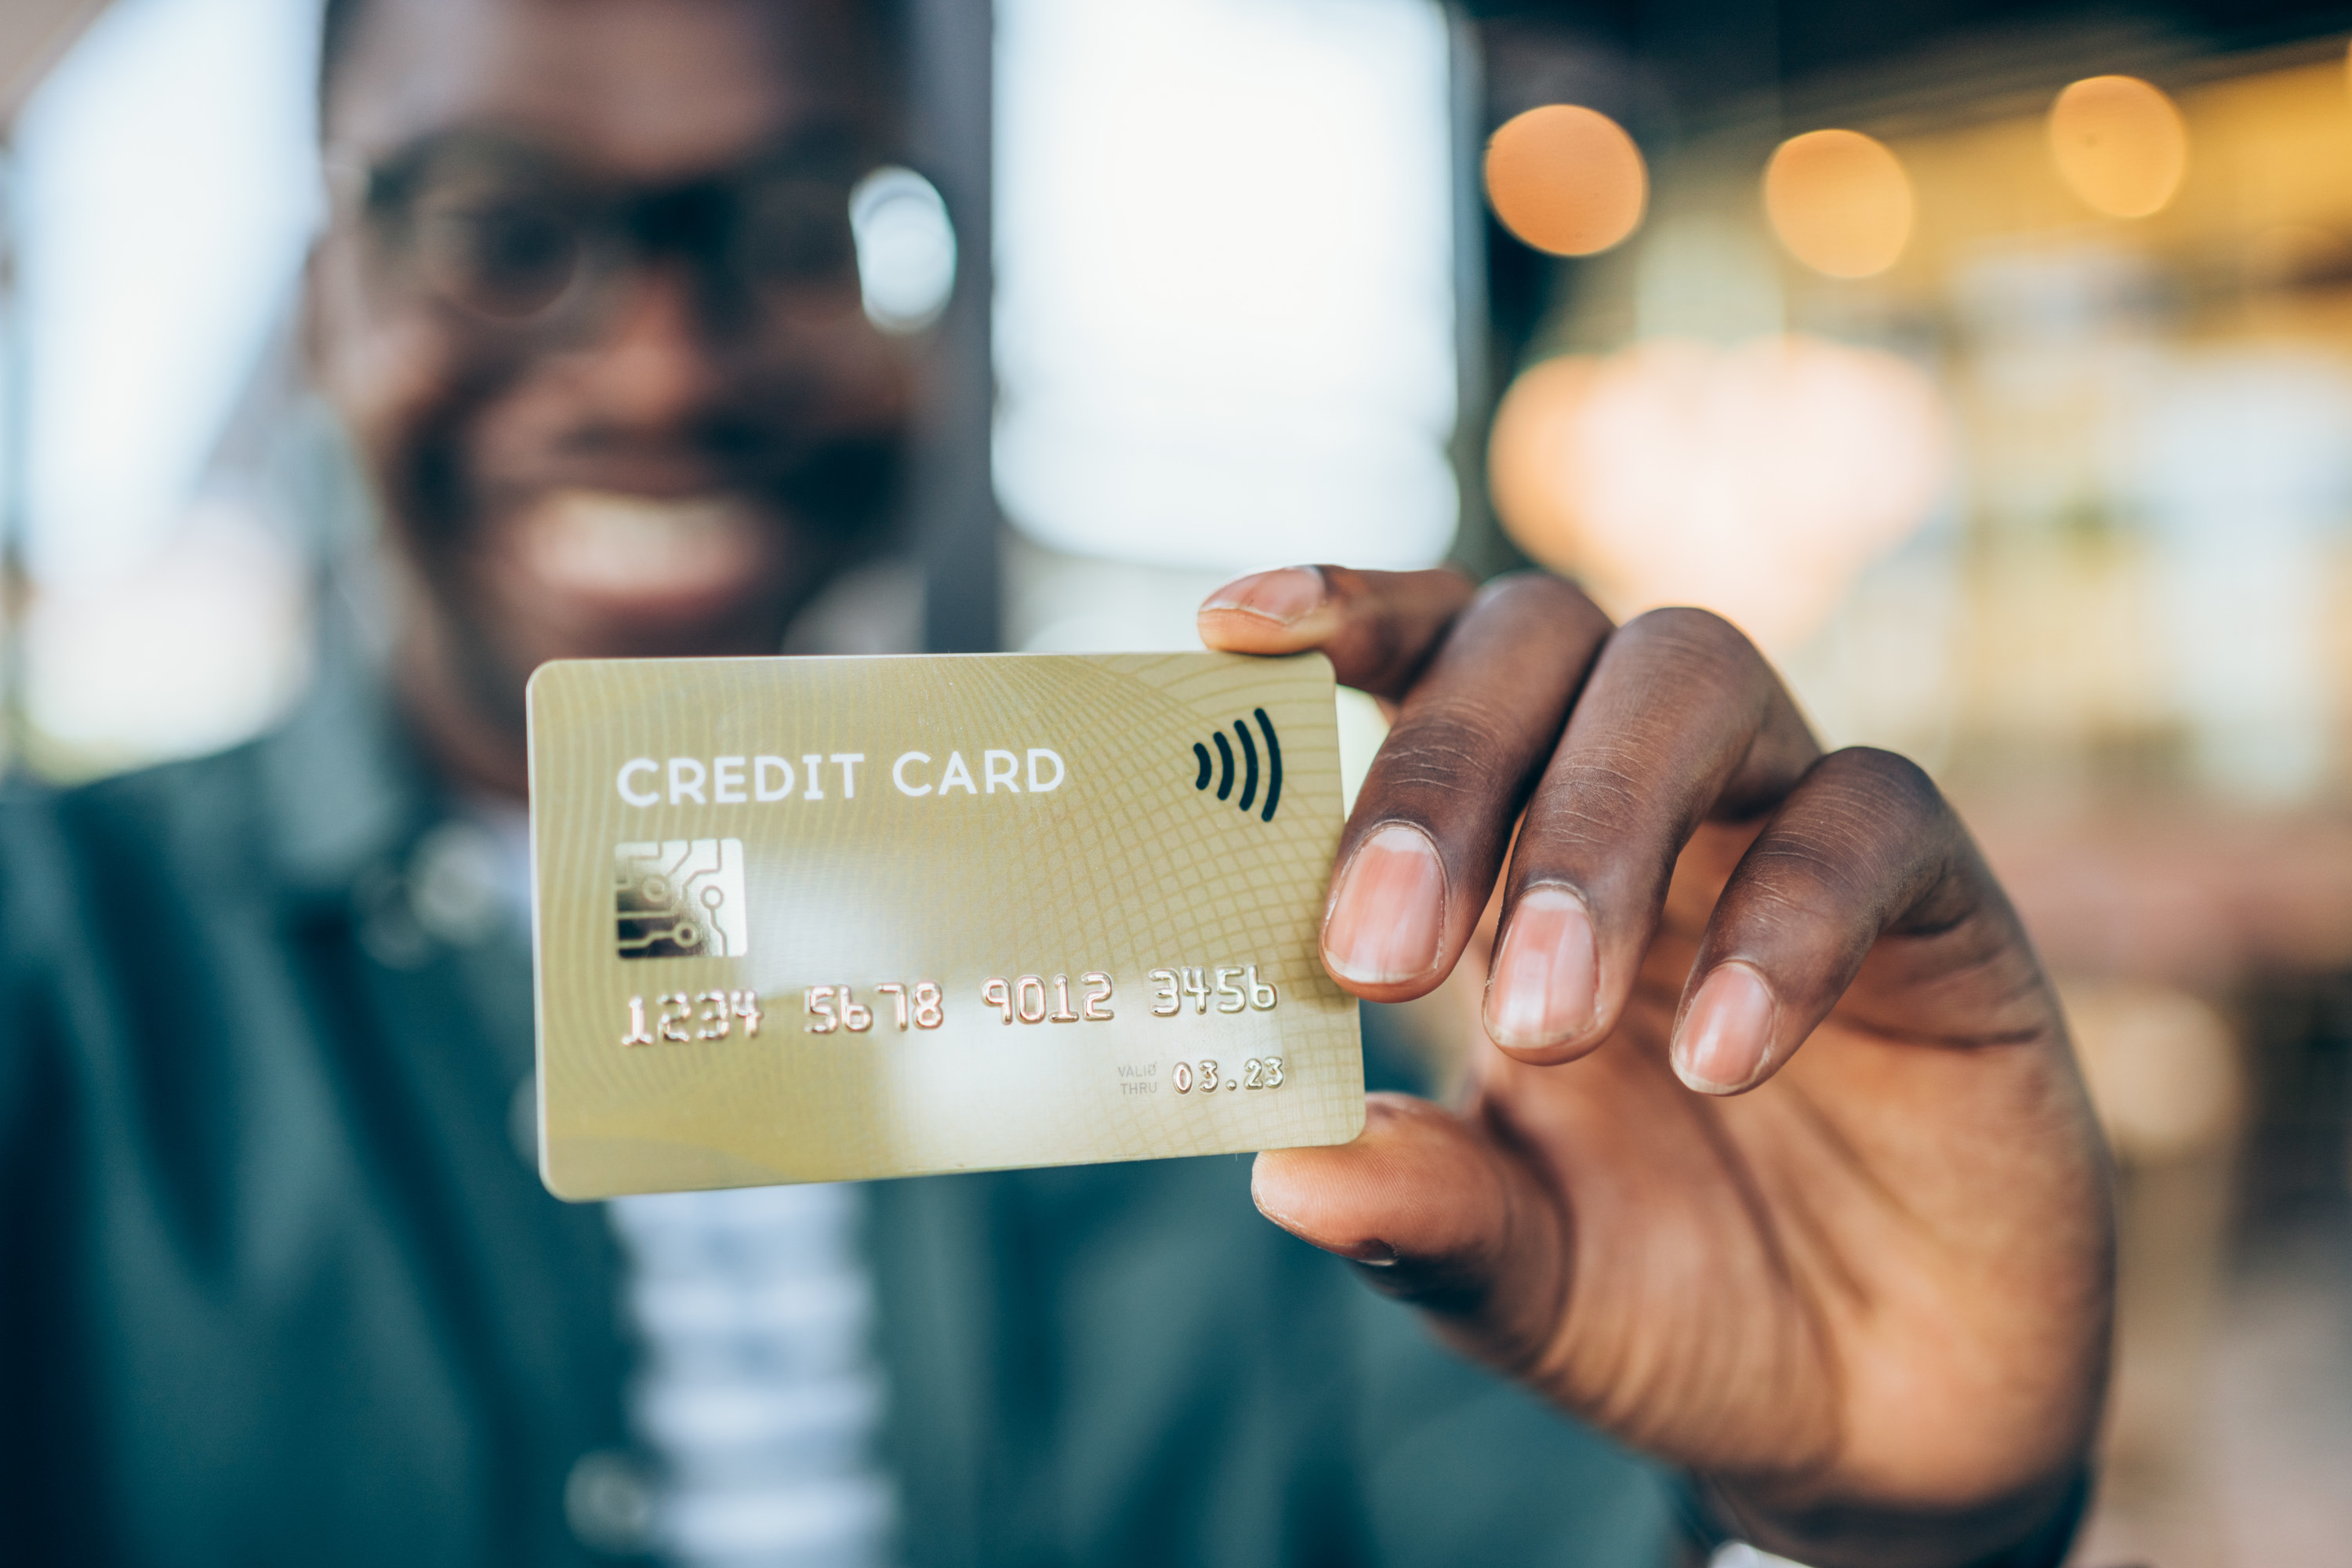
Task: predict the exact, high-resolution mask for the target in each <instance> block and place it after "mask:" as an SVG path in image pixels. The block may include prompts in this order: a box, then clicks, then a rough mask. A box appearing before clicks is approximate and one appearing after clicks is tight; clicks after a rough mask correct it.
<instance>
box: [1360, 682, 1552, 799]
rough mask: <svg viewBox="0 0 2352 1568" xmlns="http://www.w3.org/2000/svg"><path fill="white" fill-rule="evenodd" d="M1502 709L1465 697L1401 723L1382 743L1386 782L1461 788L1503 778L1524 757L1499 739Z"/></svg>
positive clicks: (1389, 784)
mask: <svg viewBox="0 0 2352 1568" xmlns="http://www.w3.org/2000/svg"><path fill="white" fill-rule="evenodd" d="M1504 732H1505V728H1504V715H1503V714H1502V713H1501V712H1500V711H1498V710H1495V709H1493V708H1491V707H1490V706H1489V705H1488V704H1486V703H1483V702H1480V701H1476V700H1471V699H1467V698H1463V699H1458V700H1455V701H1454V702H1450V703H1448V704H1447V705H1446V706H1445V707H1444V709H1442V710H1436V711H1432V712H1425V713H1417V714H1414V715H1413V716H1412V718H1411V719H1409V720H1407V721H1404V722H1402V723H1400V724H1399V725H1398V726H1397V727H1396V729H1395V730H1394V731H1391V733H1390V735H1389V739H1388V742H1387V744H1385V745H1384V746H1382V747H1381V758H1380V763H1381V781H1380V782H1381V785H1382V786H1383V787H1385V788H1390V789H1394V788H1400V787H1407V788H1409V787H1412V786H1415V785H1424V786H1433V787H1437V788H1441V789H1445V790H1449V791H1452V790H1460V789H1463V788H1465V787H1471V786H1475V785H1479V784H1496V783H1499V782H1501V779H1502V775H1503V774H1504V773H1507V772H1514V771H1516V770H1517V768H1518V767H1520V766H1522V765H1524V759H1523V758H1521V757H1519V756H1517V754H1516V753H1515V752H1513V749H1512V748H1510V747H1508V746H1507V745H1505V744H1504V743H1503V740H1502V737H1503V734H1504Z"/></svg>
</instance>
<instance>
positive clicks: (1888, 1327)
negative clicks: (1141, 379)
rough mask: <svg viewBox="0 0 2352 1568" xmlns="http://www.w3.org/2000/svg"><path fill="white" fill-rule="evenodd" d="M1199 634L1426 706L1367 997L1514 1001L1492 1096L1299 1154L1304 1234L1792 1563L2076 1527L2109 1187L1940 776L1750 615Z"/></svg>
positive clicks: (1365, 621)
mask: <svg viewBox="0 0 2352 1568" xmlns="http://www.w3.org/2000/svg"><path fill="white" fill-rule="evenodd" d="M1200 625H1201V632H1202V637H1203V638H1204V640H1206V641H1207V642H1208V643H1209V645H1210V646H1211V647H1221V648H1227V649H1232V650H1234V651H1237V652H1243V653H1253V654H1284V653H1295V652H1300V651H1303V650H1306V649H1309V648H1319V649H1321V650H1322V651H1323V652H1324V653H1326V654H1327V655H1328V656H1329V658H1331V660H1332V663H1333V665H1334V666H1335V667H1336V668H1337V669H1338V672H1339V679H1340V680H1341V681H1342V682H1343V683H1345V684H1347V685H1349V686H1353V687H1357V688H1360V689H1363V690H1366V691H1369V692H1370V693H1372V694H1373V695H1375V696H1377V697H1379V698H1381V700H1384V701H1385V702H1388V703H1390V704H1392V705H1393V706H1394V708H1395V711H1396V721H1395V725H1394V728H1393V729H1392V730H1391V733H1390V735H1389V738H1388V740H1387V742H1386V743H1385V744H1384V745H1383V746H1382V747H1381V752H1380V754H1379V756H1378V758H1377V759H1376V760H1375V762H1374V763H1373V765H1372V768H1371V772H1370V774H1369V775H1368V776H1367V778H1366V779H1365V781H1364V784H1363V788H1362V791H1361V793H1360V796H1359V798H1358V800H1357V804H1356V808H1355V811H1354V813H1353V815H1352V816H1351V817H1350V818H1349V823H1348V826H1347V828H1346V830H1345V832H1344V833H1343V834H1342V836H1341V838H1340V843H1339V858H1338V864H1337V868H1336V870H1335V872H1334V875H1333V880H1332V893H1331V898H1330V901H1329V903H1328V906H1327V910H1326V914H1325V922H1324V928H1323V956H1324V962H1325V963H1326V965H1327V966H1328V968H1329V969H1330V971H1331V973H1333V975H1334V976H1335V977H1337V978H1338V979H1339V982H1340V983H1341V984H1343V985H1345V986H1346V987H1347V988H1348V989H1349V990H1350V991H1352V992H1354V993H1355V994H1358V995H1360V996H1363V997H1366V998H1369V999H1370V1000H1373V1001H1381V1002H1395V1001H1403V1000H1408V999H1411V998H1413V997H1417V996H1422V995H1424V994H1428V993H1429V992H1431V991H1433V990H1434V989H1435V988H1436V987H1437V986H1438V985H1439V984H1441V983H1442V982H1443V981H1444V980H1445V979H1446V977H1447V976H1448V975H1449V974H1451V973H1454V972H1455V970H1456V969H1457V967H1458V968H1460V969H1461V971H1462V972H1463V973H1464V975H1465V977H1467V978H1468V979H1470V980H1472V981H1473V982H1474V983H1475V982H1481V981H1483V985H1484V992H1483V1005H1482V1014H1483V1022H1484V1025H1485V1029H1484V1033H1485V1035H1486V1036H1487V1038H1486V1039H1484V1040H1481V1041H1480V1042H1479V1043H1478V1044H1477V1046H1476V1047H1474V1051H1473V1056H1472V1065H1471V1074H1470V1088H1469V1090H1468V1093H1467V1098H1466V1102H1465V1104H1464V1105H1462V1106H1461V1107H1460V1108H1459V1109H1458V1110H1444V1109H1441V1108H1439V1107H1437V1106H1435V1105H1432V1104H1429V1103H1426V1102H1424V1101H1420V1100H1412V1099H1409V1098H1406V1097H1402V1096H1375V1097H1374V1098H1373V1099H1372V1100H1371V1102H1370V1108H1369V1114H1368V1120H1367V1122H1366V1126H1365V1130H1364V1132H1363V1135H1362V1136H1361V1137H1360V1138H1358V1139H1357V1140H1356V1141H1355V1142H1352V1143H1350V1144H1348V1145H1345V1146H1343V1147H1339V1148H1330V1149H1297V1150H1283V1151H1276V1152H1267V1153H1265V1154H1261V1155H1260V1156H1259V1157H1258V1163H1257V1167H1256V1172H1255V1182H1254V1190H1255V1195H1256V1198H1257V1203H1258V1206H1259V1207H1260V1208H1261V1209H1262V1210H1264V1211H1265V1214H1266V1215H1267V1216H1268V1217H1269V1218H1271V1219H1273V1220H1274V1221H1275V1222H1276V1223H1277V1224H1279V1225H1281V1226H1285V1227H1286V1228H1287V1229H1289V1230H1291V1231H1293V1232H1295V1233H1296V1234H1297V1235H1298V1236H1300V1237H1304V1238H1305V1239H1307V1241H1310V1242H1312V1243H1314V1244H1315V1245H1317V1246H1318V1247H1325V1248H1327V1249H1328V1250H1330V1251H1333V1252H1336V1253H1339V1254H1340V1255H1342V1256H1343V1257H1348V1258H1354V1259H1356V1260H1358V1261H1359V1262H1361V1263H1364V1264H1366V1265H1367V1266H1368V1268H1367V1273H1368V1275H1370V1277H1372V1278H1373V1279H1375V1281H1376V1282H1377V1283H1379V1284H1380V1285H1381V1287H1382V1288H1384V1289H1388V1290H1391V1291H1392V1292H1393V1293H1395V1294H1397V1295H1399V1296H1401V1297H1403V1298H1404V1299H1406V1300H1411V1301H1413V1302H1415V1303H1417V1304H1419V1305H1420V1306H1422V1307H1423V1308H1424V1309H1425V1310H1427V1311H1428V1313H1429V1314H1430V1316H1431V1317H1432V1319H1433V1321H1434V1322H1435V1324H1436V1325H1437V1327H1438V1329H1439V1331H1441V1332H1442V1333H1443V1334H1444V1335H1445V1337H1447V1338H1448V1339H1449V1340H1451V1341H1453V1342H1455V1343H1456V1344H1458V1345H1459V1346H1461V1347H1462V1348H1463V1349H1465V1351H1466V1352H1469V1353H1471V1354H1473V1355H1475V1356H1476V1357H1478V1358H1479V1359H1481V1360H1483V1361H1485V1362H1486V1363H1489V1364H1491V1365H1493V1366H1495V1367H1496V1368H1497V1369H1499V1370H1501V1371H1503V1372H1506V1373H1509V1374H1510V1375H1512V1376H1514V1377H1517V1378H1518V1379H1520V1380H1522V1381H1523V1382H1525V1383H1527V1384H1529V1385H1530V1386H1532V1387H1533V1388H1535V1389H1536V1390H1538V1392H1540V1393H1541V1394H1544V1395H1545V1396H1547V1397H1549V1399H1551V1400H1552V1401H1554V1402H1555V1403H1557V1404H1558V1405H1560V1406H1561V1407H1562V1408H1564V1409H1566V1410H1569V1411H1570V1412H1572V1413H1574V1414H1575V1415H1579V1416H1580V1417H1582V1418H1584V1419H1586V1420H1588V1421H1591V1423H1593V1424H1594V1425H1596V1426H1600V1427H1601V1429H1603V1430H1605V1431H1608V1432H1610V1433H1612V1434H1613V1435H1615V1436H1618V1437H1619V1438H1621V1439H1622V1440H1623V1441H1625V1442H1627V1443H1630V1444H1633V1445H1634V1446H1636V1447H1642V1448H1643V1449H1646V1450H1648V1451H1649V1452H1651V1453H1653V1454H1655V1455H1658V1456H1660V1457H1662V1458H1666V1459H1669V1460H1672V1461H1675V1462H1677V1463H1680V1464H1683V1465H1686V1466H1688V1467H1690V1468H1692V1469H1693V1470H1695V1471H1696V1472H1697V1474H1698V1475H1699V1477H1700V1478H1701V1480H1702V1482H1703V1484H1704V1485H1705V1486H1706V1488H1707V1489H1708V1490H1709V1492H1710V1494H1711V1496H1712V1498H1713V1499H1714V1500H1715V1502H1716V1503H1717V1506H1718V1507H1719V1508H1720V1509H1721V1510H1724V1511H1725V1512H1726V1513H1727V1514H1728V1515H1729V1516H1730V1520H1731V1521H1732V1522H1733V1523H1734V1524H1735V1525H1736V1526H1737V1527H1738V1529H1739V1530H1740V1531H1741V1532H1742V1533H1743V1534H1745V1535H1746V1537H1747V1538H1748V1539H1749V1540H1751V1541H1753V1542H1756V1543H1757V1544H1759V1545H1761V1546H1765V1547H1767V1548H1769V1549H1773V1550H1777V1551H1780V1552H1785V1553H1788V1554H1790V1555H1792V1556H1797V1557H1801V1558H1802V1559H1804V1560H1806V1561H1808V1562H1811V1563H1819V1564H1822V1568H1831V1565H1834V1564H1844V1563H1872V1564H1911V1563H1917V1564H1922V1565H1928V1564H1936V1565H1941V1564H1951V1563H1968V1562H1971V1561H1974V1560H1976V1559H1978V1558H1980V1557H1982V1556H1983V1555H1985V1554H1986V1553H1988V1552H1997V1551H1999V1550H2000V1549H2001V1548H2003V1547H2005V1546H2007V1545H2010V1544H2011V1543H2013V1542H2019V1541H2021V1540H2023V1539H2024V1538H2025V1537H2026V1536H2028V1535H2029V1534H2030V1533H2031V1532H2032V1531H2034V1530H2035V1529H2036V1528H2037V1527H2038V1526H2039V1525H2040V1524H2041V1523H2042V1521H2045V1520H2046V1519H2047V1518H2048V1517H2049V1516H2050V1515H2051V1514H2052V1512H2053V1510H2055V1509H2056V1508H2057V1506H2058V1505H2059V1502H2060V1500H2062V1498H2063V1496H2064V1495H2065V1493H2066V1491H2067V1489H2068V1488H2069V1487H2070V1485H2071V1484H2072V1483H2073V1481H2074V1479H2075V1477H2076V1476H2077V1475H2078V1473H2079V1471H2080V1468H2081V1466H2082V1464H2083V1462H2084V1456H2085V1454H2086V1453H2087V1450H2088V1448H2089V1446H2090V1443H2091V1440H2092V1436H2093V1435H2094V1432H2095V1426H2096V1424H2097V1420H2098V1415H2099V1410H2100V1405H2101V1403H2102V1399H2103V1395H2104V1392H2105V1372H2106V1363H2107V1342H2108V1334H2109V1331H2110V1324H2111V1321H2112V1296H2113V1283H2112V1275H2113V1252H2114V1241H2113V1232H2112V1221H2111V1217H2110V1202H2109V1194H2108V1186H2107V1180H2108V1178H2107V1170H2106V1166H2105V1158H2104V1155H2103V1153H2102V1152H2101V1145H2100V1142H2099V1139H2098V1135H2097V1133H2096V1131H2095V1126H2094V1124H2093V1121H2092V1119H2091V1115H2090V1111H2089V1109H2088V1106H2087V1103H2086V1101H2085V1100H2084V1094H2083V1089H2082V1086H2081V1082H2080V1079H2078V1077H2077V1074H2076V1071H2075V1067H2074V1058H2073V1054H2072V1051H2071V1049H2070V1047H2069V1046H2068V1043H2067V1038H2066V1032H2065V1026H2064V1023H2063V1019H2062V1017H2061V1016H2060V1013H2059V1009H2058V1005H2057V1002H2056V999H2055V997H2054V996H2053V993H2052V991H2051V987H2050V985H2049V983H2048V981H2047V980H2046V979H2045V977H2044V976H2043V975H2042V971H2041V967H2040V964H2039V963H2038V962H2037V960H2036V959H2035V957H2034V954H2033V952H2032V948H2031V946H2030V944H2029V943H2028V942H2027V941H2026V938H2025V935H2024V932H2023V931H2022V930H2021V928H2020V926H2019V924H2018V921H2017V918H2016V916H2015V914H2014V912H2013V911H2012V910H2011V908H2010V905H2009V903H2008V900H2006V899H2005V898H2004V897H2003V895H2002V893H2001V891H2000V887H1999V885H1998V884H1997V883H1996V882H1995V881H1994V880H1993V879H1992V877H1991V875H1990V873H1989V872H1988V871H1987V870H1986V868H1985V867H1984V863H1983V861H1982V859H1981V858H1979V855H1978V853H1977V849H1976V847H1975V845H1974V843H1973V842H1972V841H1971V840H1970V839H1969V835H1968V833H1967V830H1966V829H1965V828H1964V827H1963V826H1961V825H1960V823H1959V821H1958V818H1957V817H1956V816H1954V815H1953V813H1952V811H1951V809H1950V807H1949V806H1948V805H1947V804H1946V803H1945V802H1944V800H1943V798H1942V797H1941V795H1939V794H1938V793H1937V789H1936V787H1935V785H1934V784H1932V783H1930V782H1929V780H1928V779H1927V776H1926V775H1925V774H1924V773H1921V772H1920V771H1919V769H1917V768H1916V767H1915V766H1913V765H1912V764H1910V763H1906V762H1905V761H1903V760H1902V759H1900V758H1898V757H1895V756H1893V755H1890V754H1888V753H1885V752H1873V751H1864V750H1855V751H1846V752H1836V753H1833V754H1832V755H1828V756H1823V755H1822V753H1821V751H1820V748H1819V747H1818V745H1817V744H1816V743H1815V742H1814V741H1813V739H1812V737H1811V734H1810V732H1809V731H1807V729H1806V727H1805V724H1804V722H1803V721H1802V719H1801V717H1800V716H1799V714H1798V712H1797V710H1796V708H1795V705H1794V704H1793V703H1792V702H1791V701H1790V698H1789V696H1788V694H1787V692H1786V691H1785V690H1784V689H1782V687H1781V686H1780V681H1779V680H1778V679H1777V678H1776V677H1775V676H1774V675H1773V674H1772V672H1771V670H1770V669H1769V667H1767V665H1766V664H1765V662H1764V660H1763V658H1761V656H1760V655H1759V654H1758V653H1757V652H1756V650H1755V649H1754V648H1753V647H1751V646H1749V644H1748V641H1747V639H1746V638H1745V637H1742V636H1741V635H1740V634H1739V633H1738V631H1737V630H1735V629H1734V628H1733V627H1732V626H1729V625H1728V624H1727V623H1726V622H1724V621H1722V620H1720V619H1718V618H1717V617H1716V616H1710V615H1707V614H1706V613H1705V612H1702V611H1695V610H1662V611H1657V612H1654V613H1652V614H1650V615H1646V616H1641V617H1640V618H1638V619H1636V620H1634V621H1633V622H1631V623H1630V624H1629V625H1627V626H1624V627H1623V628H1622V629H1620V628H1614V627H1612V626H1611V624H1610V622H1609V621H1608V619H1607V618H1606V617H1605V616H1603V615H1602V614H1601V612H1600V610H1599V609H1598V608H1596V607H1595V606H1594V605H1592V603H1591V600H1589V599H1587V598H1586V597H1585V596H1584V595H1582V594H1581V593H1580V592H1579V591H1578V590H1576V589H1575V588H1573V587H1571V586H1570V585H1569V584H1566V583H1563V582H1560V581H1559V580H1557V579H1552V578H1549V577H1544V576H1539V575H1533V574H1529V575H1523V576H1518V577H1513V578H1508V579H1505V580H1503V581H1500V582H1497V583H1496V584H1490V585H1489V586H1488V587H1486V589H1484V590H1483V591H1481V590H1477V589H1475V588H1474V587H1473V586H1472V585H1471V584H1469V583H1467V582H1466V581H1465V580H1464V579H1463V578H1461V577H1460V576H1458V575H1456V574H1453V573H1450V572H1418V573H1393V574H1392V573H1373V572H1353V571H1349V570H1345V569H1342V568H1338V567H1323V568H1320V569H1304V568H1293V569H1290V570H1286V571H1281V572H1271V573H1263V574H1257V575H1255V576H1252V577H1245V578H1243V579H1241V580H1240V581H1238V582H1236V583H1234V584H1230V585H1228V586H1227V587H1225V588H1223V589H1220V590H1219V591H1218V592H1217V593H1216V594H1214V595H1212V596H1211V597H1210V599H1209V600H1208V601H1207V603H1206V604H1205V605H1203V606H1202V611H1201V615H1200ZM1506 859H1507V860H1508V869H1507V876H1503V873H1504V871H1505V862H1506ZM1498 876H1500V877H1502V881H1501V886H1500V888H1499V889H1496V882H1497V878H1498ZM1490 893H1498V896H1496V897H1495V898H1493V899H1491V900H1490ZM1497 933H1499V942H1497V941H1496V936H1497Z"/></svg>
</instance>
